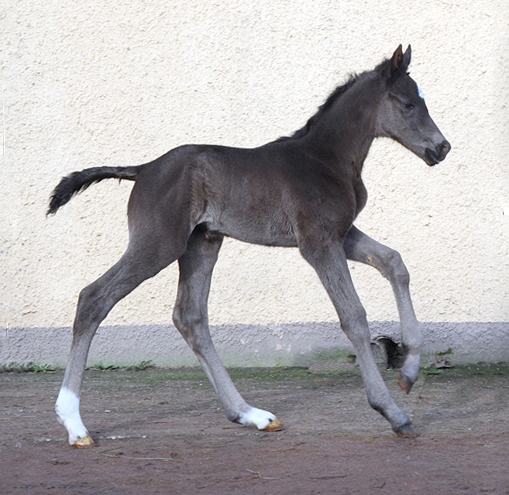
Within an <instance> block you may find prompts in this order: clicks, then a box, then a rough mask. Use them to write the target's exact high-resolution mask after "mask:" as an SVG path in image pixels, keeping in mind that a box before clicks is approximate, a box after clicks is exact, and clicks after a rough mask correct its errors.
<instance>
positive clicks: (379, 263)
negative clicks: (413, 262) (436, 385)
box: [343, 227, 423, 394]
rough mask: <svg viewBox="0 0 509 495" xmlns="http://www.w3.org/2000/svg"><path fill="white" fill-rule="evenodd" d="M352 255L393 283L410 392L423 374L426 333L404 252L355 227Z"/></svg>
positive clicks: (349, 246) (348, 245)
mask: <svg viewBox="0 0 509 495" xmlns="http://www.w3.org/2000/svg"><path fill="white" fill-rule="evenodd" d="M343 246H344V248H345V252H346V255H347V257H348V259H351V260H354V261H360V262H361V263H366V264H368V265H371V266H373V267H375V268H376V269H377V270H378V271H380V273H381V274H382V275H383V276H384V277H386V278H387V279H388V280H389V282H390V283H391V286H392V290H393V292H394V297H395V298H396V304H397V307H398V312H399V317H400V322H401V335H402V341H403V350H404V352H405V362H404V364H403V367H402V368H401V370H400V378H399V385H400V386H401V388H402V389H403V390H404V391H405V392H406V393H407V394H408V393H409V392H410V389H411V388H412V385H413V384H414V383H415V381H416V380H417V376H418V374H419V362H420V353H421V348H422V341H423V339H422V333H421V329H420V325H419V322H418V321H417V318H416V317H415V312H414V308H413V305H412V300H411V298H410V290H409V282H410V275H409V274H408V270H407V269H406V267H405V265H404V263H403V260H402V259H401V256H400V254H399V253H398V252H397V251H395V250H394V249H391V248H388V247H387V246H384V245H383V244H380V243H378V242H376V241H375V240H373V239H371V237H369V236H367V235H366V234H364V233H363V232H361V231H360V230H359V229H357V228H356V227H352V228H351V229H350V231H349V232H348V234H347V236H346V238H345V241H344V244H343Z"/></svg>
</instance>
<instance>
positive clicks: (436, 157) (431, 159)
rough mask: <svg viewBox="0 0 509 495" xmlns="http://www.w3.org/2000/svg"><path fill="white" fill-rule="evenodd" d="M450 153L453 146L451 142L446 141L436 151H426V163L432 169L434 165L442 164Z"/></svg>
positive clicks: (429, 149)
mask: <svg viewBox="0 0 509 495" xmlns="http://www.w3.org/2000/svg"><path fill="white" fill-rule="evenodd" d="M449 151H451V144H450V143H449V141H446V140H444V141H442V142H441V143H440V144H439V145H438V146H437V147H436V148H435V149H434V150H433V149H431V148H428V149H427V150H426V153H425V161H426V163H427V164H428V165H429V166H430V167H432V166H433V165H436V164H437V163H439V162H441V161H442V160H443V159H444V158H445V157H446V156H447V153H449Z"/></svg>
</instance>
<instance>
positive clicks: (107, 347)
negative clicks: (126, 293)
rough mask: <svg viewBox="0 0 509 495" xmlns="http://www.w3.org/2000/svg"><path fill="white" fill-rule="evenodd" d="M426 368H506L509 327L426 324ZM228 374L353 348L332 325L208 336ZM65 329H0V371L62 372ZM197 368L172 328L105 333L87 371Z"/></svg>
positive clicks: (390, 331)
mask: <svg viewBox="0 0 509 495" xmlns="http://www.w3.org/2000/svg"><path fill="white" fill-rule="evenodd" d="M370 325H371V330H372V334H373V335H374V336H375V335H386V336H388V337H391V338H392V339H394V340H396V341H399V340H400V337H399V324H398V323H397V322H372V323H371V324H370ZM422 329H423V333H424V335H425V345H424V359H423V363H424V364H426V363H427V362H433V360H434V354H435V353H437V352H445V351H447V350H448V349H452V352H453V354H452V356H451V361H452V362H453V363H466V362H479V361H485V362H501V361H502V362H504V361H505V362H509V323H423V324H422ZM211 333H212V338H213V340H214V343H215V345H216V348H217V350H218V352H219V354H220V355H221V358H222V359H223V362H224V363H225V365H227V366H278V365H279V366H306V365H307V364H309V363H310V362H312V361H313V360H315V359H317V357H319V358H322V359H323V358H324V356H326V355H327V354H329V353H330V354H331V355H334V354H338V353H345V354H346V353H350V352H352V351H353V350H352V347H351V345H350V342H349V341H348V339H347V338H346V337H345V335H344V334H343V332H342V331H341V330H340V328H339V324H337V323H294V324H290V323H289V324H282V325H225V326H216V327H212V328H211ZM71 337H72V331H71V329H70V328H13V329H0V365H5V364H9V363H12V362H17V363H19V364H26V363H28V362H30V361H32V362H36V363H39V364H51V365H58V366H63V365H65V363H66V361H67V356H68V352H69V348H70V345H71ZM148 360H151V361H152V362H153V363H154V364H156V365H158V366H167V367H179V366H196V365H197V364H198V361H197V360H196V358H195V357H194V355H193V354H192V352H191V351H190V350H189V348H188V347H187V345H186V343H185V342H184V340H183V339H182V337H181V336H180V335H179V333H178V332H177V330H176V329H175V327H174V326H173V325H140V326H110V327H108V326H106V327H102V328H100V329H99V330H98V332H97V334H96V336H95V338H94V341H93V342H92V347H91V349H90V355H89V359H88V363H89V365H93V364H98V363H103V364H104V365H107V364H108V365H109V364H116V365H135V364H139V363H140V362H141V361H148Z"/></svg>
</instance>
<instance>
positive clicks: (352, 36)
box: [0, 0, 509, 338]
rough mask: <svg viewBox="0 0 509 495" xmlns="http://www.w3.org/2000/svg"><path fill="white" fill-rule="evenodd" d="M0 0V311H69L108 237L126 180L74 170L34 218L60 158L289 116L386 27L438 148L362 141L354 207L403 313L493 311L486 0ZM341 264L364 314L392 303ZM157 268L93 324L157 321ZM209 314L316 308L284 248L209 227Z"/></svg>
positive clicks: (491, 50) (259, 135)
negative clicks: (410, 300)
mask: <svg viewBox="0 0 509 495" xmlns="http://www.w3.org/2000/svg"><path fill="white" fill-rule="evenodd" d="M6 4H7V8H6V9H1V10H0V27H1V31H2V36H1V37H0V64H1V65H0V70H1V72H0V77H1V79H0V91H1V92H0V94H1V98H2V108H1V111H2V114H1V119H0V139H1V143H0V144H1V149H0V151H1V154H0V188H1V194H0V202H1V211H2V213H1V215H0V328H2V329H9V331H10V332H11V331H15V330H16V329H18V328H19V329H21V328H23V329H30V328H57V327H68V326H70V325H71V322H72V319H73V316H74V311H75V304H76V300H77V296H78V293H79V291H80V290H81V288H83V287H84V286H85V285H87V284H88V283H90V282H92V281H93V280H95V279H96V278H97V277H98V276H100V275H101V274H102V273H103V272H104V271H105V270H106V269H107V268H108V267H109V266H111V264H112V263H113V262H114V261H116V260H117V259H118V257H119V256H120V255H121V254H122V252H123V250H124V249H125V246H126V241H127V229H126V217H125V211H126V204H127V199H128V195H129V192H130V189H131V183H123V184H120V185H119V184H118V183H117V182H116V181H109V182H104V183H101V184H99V185H96V186H94V187H91V188H90V189H89V190H88V191H86V192H85V193H84V194H82V195H80V196H79V197H77V198H75V199H74V200H73V201H71V203H70V204H69V205H67V206H66V207H65V208H64V209H63V210H62V211H61V212H59V213H58V214H57V216H55V217H52V218H49V219H46V218H45V209H46V205H47V200H48V196H49V193H50V192H51V190H52V188H53V187H54V186H55V185H56V183H57V182H58V180H59V179H60V177H61V176H63V175H65V174H67V173H69V172H71V171H74V170H77V169H82V168H86V167H90V166H97V165H128V164H138V163H143V162H146V161H148V160H151V159H153V158H155V157H157V156H159V155H161V154H162V153H164V152H166V151H167V150H169V149H171V148H173V147H175V146H177V145H179V144H184V143H193V142H194V143H217V144H225V145H233V146H248V147H249V146H256V145H260V144H263V143H264V142H266V141H269V140H272V139H274V138H277V137H278V136H280V135H285V134H289V133H291V132H293V131H294V130H296V129H297V128H299V127H301V126H302V125H303V124H304V122H305V121H306V120H307V118H309V117H310V116H311V115H312V114H313V113H314V112H315V110H316V108H317V106H318V105H320V104H321V103H322V102H323V100H324V99H325V98H326V97H327V95H328V94H329V93H330V92H331V91H332V89H333V88H334V87H335V86H336V85H337V84H339V83H342V82H343V81H344V80H345V78H346V77H347V75H348V73H349V72H352V71H357V72H360V71H362V70H368V69H372V68H373V67H374V66H375V65H376V64H377V63H378V62H380V61H381V60H382V58H384V57H386V56H389V55H391V54H392V52H393V51H394V49H395V48H396V47H397V45H398V44H399V43H403V44H404V45H405V46H406V44H408V43H411V44H412V47H413V62H412V65H411V69H410V70H411V73H412V76H413V77H414V78H415V79H416V81H418V83H419V85H420V86H421V87H422V88H423V90H424V92H425V94H426V101H427V104H428V107H429V109H430V112H431V114H432V117H433V118H434V120H435V122H436V123H437V124H438V126H439V127H440V129H441V130H442V131H443V133H444V134H445V136H446V137H447V138H448V139H449V140H450V142H451V143H452V146H453V151H452V152H451V154H450V155H449V157H448V158H447V160H446V161H445V162H444V163H443V164H441V165H439V166H437V167H435V168H433V169H430V168H429V167H427V166H426V165H425V164H424V163H423V162H422V161H420V160H419V159H418V158H417V157H415V156H413V155H412V154H411V153H410V152H408V151H406V150H404V149H403V148H402V147H401V146H399V145H396V144H395V143H392V142H389V141H385V140H383V141H382V140H380V141H377V142H376V143H375V145H374V147H373V149H372V151H371V153H370V156H369V157H368V160H367V162H366V165H365V182H366V185H367V187H368V191H369V193H370V197H369V201H368V205H367V207H366V209H365V211H364V212H363V213H362V214H361V216H360V218H359V219H358V222H357V224H358V226H359V227H361V228H362V229H363V230H365V231H366V232H367V233H369V234H370V235H372V236H373V237H374V238H376V239H378V240H380V241H381V242H384V243H387V244H388V245H390V246H392V247H394V248H396V249H398V250H399V251H400V252H401V253H402V255H403V258H404V259H405V261H406V263H407V266H408V268H409V270H410V272H411V275H412V292H413V296H414V303H415V307H416V311H417V314H418V317H419V319H420V320H422V321H428V322H443V323H447V322H449V323H450V322H455V323H461V322H468V323H476V322H508V321H509V304H508V292H509V261H508V260H509V243H508V239H509V187H508V186H509V171H508V170H509V165H508V162H507V157H508V155H509V153H508V152H509V130H508V129H509V126H508V108H507V104H508V88H509V56H508V53H509V37H508V31H507V24H508V21H509V4H508V3H507V2H506V1H505V0H495V1H490V0H474V1H471V2H443V1H441V0H433V1H425V2H410V1H403V2H402V1H400V0H398V1H396V0H388V1H386V2H362V1H358V0H340V1H337V0H334V1H333V0H322V1H319V0H316V1H312V0H310V1H305V2H291V1H281V2H269V1H256V2H253V1H241V2H203V1H196V0H186V1H182V2H167V1H161V0H154V1H151V2H141V1H136V0H129V1H126V2H121V3H114V4H113V3H111V4H109V3H107V2H106V3H105V2H99V1H97V0H92V1H90V0H89V1H87V2H85V1H79V0H69V1H66V2H63V1H52V2H49V3H48V2H39V1H36V0H22V1H14V0H7V2H6ZM3 5H5V0H4V4H3ZM352 271H353V276H354V280H355V282H356V286H357V288H358V291H359V293H360V296H361V299H362V300H363V302H364V303H365V306H366V308H367V311H368V317H369V319H370V320H378V321H393V320H397V312H396V308H395V304H394V302H393V298H392V294H391V291H390V288H389V285H388V284H387V282H386V281H385V280H384V279H382V278H381V277H380V276H379V274H378V273H376V272H375V271H374V270H372V269H369V268H366V267H363V266H353V267H352ZM177 275H178V274H177V267H176V266H172V267H170V268H169V269H167V270H166V271H165V272H164V273H162V274H160V275H159V276H158V277H156V278H155V279H153V280H151V281H148V282H146V283H145V284H143V286H142V287H141V288H139V289H138V290H137V291H135V292H134V293H133V294H131V295H130V296H128V297H127V298H126V299H125V300H124V301H122V302H121V303H120V304H118V305H117V307H116V308H115V309H114V310H113V311H112V312H111V314H110V316H109V317H108V318H107V320H106V321H105V325H110V326H115V325H124V326H126V325H164V324H166V323H168V322H170V321H171V310H172V307H173V301H174V298H175V295H176V279H177ZM210 319H211V323H212V324H214V325H217V326H224V325H241V324H245V325H255V326H254V327H253V328H258V327H256V325H261V326H263V325H279V324H284V323H292V322H293V323H295V322H332V321H336V315H335V313H334V312H333V309H332V305H331V304H330V302H329V301H328V299H327V297H326V295H325V292H324V290H323V289H322V287H321V286H320V284H319V282H318V280H317V277H316V276H315V275H314V273H313V272H312V270H311V269H310V268H309V267H308V266H307V265H306V263H305V262H304V261H303V260H302V259H301V258H300V257H299V254H298V253H297V252H296V251H295V250H288V249H286V250H285V249H275V248H265V247H258V246H248V245H243V244H240V243H238V242H235V241H227V242H226V243H225V245H224V248H223V250H222V254H221V257H220V261H219V262H218V265H217V268H216V271H215V275H214V280H213V291H212V294H211V298H210ZM472 328H474V327H472ZM483 328H484V327H483ZM474 331H475V330H474ZM480 333H481V332H480ZM479 338H482V337H481V335H480V337H479Z"/></svg>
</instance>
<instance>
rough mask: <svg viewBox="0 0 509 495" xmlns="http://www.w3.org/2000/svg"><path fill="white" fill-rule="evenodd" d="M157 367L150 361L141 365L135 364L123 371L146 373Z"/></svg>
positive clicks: (124, 368) (142, 362)
mask: <svg viewBox="0 0 509 495" xmlns="http://www.w3.org/2000/svg"><path fill="white" fill-rule="evenodd" d="M155 367H156V365H155V364H154V363H152V360H151V359H149V360H148V361H141V362H140V363H139V364H134V365H132V366H125V367H123V368H122V369H123V370H126V371H145V370H149V369H152V368H155Z"/></svg>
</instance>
